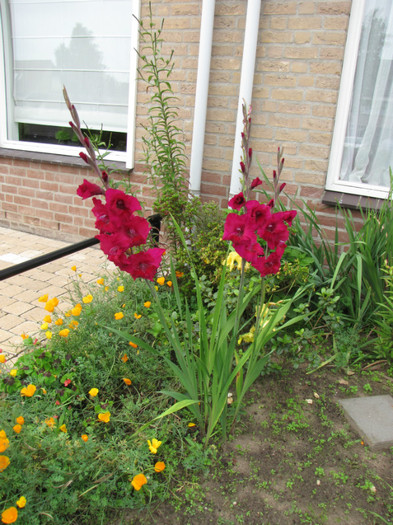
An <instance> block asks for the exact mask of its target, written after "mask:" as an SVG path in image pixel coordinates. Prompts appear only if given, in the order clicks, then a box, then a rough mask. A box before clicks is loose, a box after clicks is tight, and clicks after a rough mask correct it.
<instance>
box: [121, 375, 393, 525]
mask: <svg viewBox="0 0 393 525" xmlns="http://www.w3.org/2000/svg"><path fill="white" fill-rule="evenodd" d="M392 387H393V381H392V379H391V378H389V377H388V376H387V375H386V373H385V372H384V371H383V370H378V371H375V370H371V371H370V370H367V371H366V372H362V373H356V374H354V375H351V376H348V375H346V374H345V373H335V372H333V371H331V370H328V369H326V368H325V369H323V370H322V371H320V372H319V373H314V374H311V375H309V374H307V373H306V370H304V369H303V370H299V369H298V370H296V371H294V370H291V371H285V370H284V371H280V372H279V373H274V374H271V375H270V376H267V377H265V378H263V379H261V381H259V382H258V383H257V384H256V386H255V388H254V389H253V390H252V391H251V392H250V395H249V398H248V404H247V406H246V408H245V412H244V414H243V417H242V420H241V424H240V425H239V427H238V428H237V429H236V435H235V436H234V437H232V438H230V439H229V440H228V441H227V442H226V443H225V444H224V445H223V447H221V448H220V449H218V453H217V457H216V459H215V461H213V464H212V465H211V466H210V468H209V469H208V470H206V471H205V472H204V473H202V474H199V475H198V476H196V475H193V474H192V472H190V471H187V472H185V473H184V480H183V483H182V484H181V488H180V489H176V490H174V491H173V498H172V500H171V501H170V502H167V503H165V504H160V505H159V506H157V507H156V508H154V507H151V508H149V509H145V510H144V512H143V516H142V515H141V514H139V515H133V516H130V517H129V518H130V519H131V521H128V520H127V521H126V522H127V523H133V524H136V525H138V524H142V523H146V522H150V523H159V524H160V525H174V524H180V525H186V524H190V525H204V524H215V525H219V524H221V525H224V524H225V525H235V524H239V523H245V524H247V525H254V524H255V525H256V524H258V525H262V524H266V525H281V524H285V525H288V524H301V523H310V524H315V525H319V524H324V523H327V524H335V523H345V524H346V525H359V524H365V525H367V524H384V523H393V468H392V467H393V450H392V449H388V450H384V451H373V450H370V448H369V447H368V446H367V444H365V443H364V442H363V441H362V436H360V435H359V434H357V432H356V431H354V430H352V428H351V427H350V425H349V423H348V422H347V420H346V418H345V416H344V414H343V412H342V410H341V408H340V407H339V405H338V399H340V398H348V397H356V396H364V395H381V394H392V390H393V388H392Z"/></svg>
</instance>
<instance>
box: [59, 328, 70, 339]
mask: <svg viewBox="0 0 393 525" xmlns="http://www.w3.org/2000/svg"><path fill="white" fill-rule="evenodd" d="M69 333H70V331H69V330H68V328H63V330H60V332H59V336H60V337H68V334H69Z"/></svg>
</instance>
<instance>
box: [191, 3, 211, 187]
mask: <svg viewBox="0 0 393 525" xmlns="http://www.w3.org/2000/svg"><path fill="white" fill-rule="evenodd" d="M215 4H216V2H215V0H203V4H202V17H201V32H200V37H199V56H198V74H197V85H196V93H195V109H194V126H193V131H192V145H191V162H190V183H189V188H190V191H191V192H192V193H194V194H195V195H199V194H200V192H201V177H202V160H203V146H204V142H205V126H206V112H207V97H208V91H209V76H210V59H211V54H212V42H213V25H214V9H215Z"/></svg>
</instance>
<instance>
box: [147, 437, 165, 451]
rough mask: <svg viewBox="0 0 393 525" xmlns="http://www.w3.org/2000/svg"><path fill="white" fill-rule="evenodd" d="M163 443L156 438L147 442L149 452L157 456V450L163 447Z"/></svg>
mask: <svg viewBox="0 0 393 525" xmlns="http://www.w3.org/2000/svg"><path fill="white" fill-rule="evenodd" d="M161 443H162V441H158V439H156V438H154V439H152V440H151V441H150V439H148V440H147V444H148V445H149V450H150V452H151V453H152V454H157V449H158V447H159V446H160V445H161Z"/></svg>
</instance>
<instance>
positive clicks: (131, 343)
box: [128, 341, 138, 348]
mask: <svg viewBox="0 0 393 525" xmlns="http://www.w3.org/2000/svg"><path fill="white" fill-rule="evenodd" d="M128 344H129V345H130V346H131V348H138V345H137V344H136V343H133V342H132V341H130V342H129V343H128Z"/></svg>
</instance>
